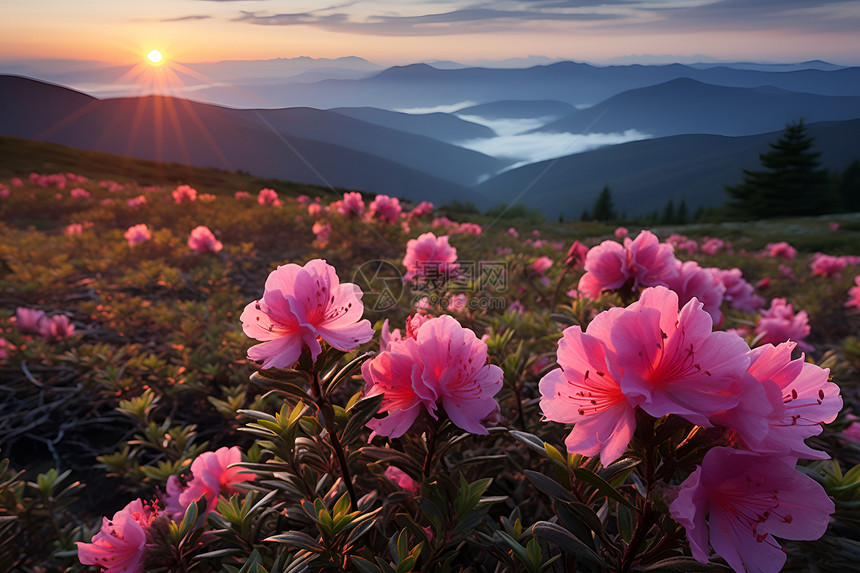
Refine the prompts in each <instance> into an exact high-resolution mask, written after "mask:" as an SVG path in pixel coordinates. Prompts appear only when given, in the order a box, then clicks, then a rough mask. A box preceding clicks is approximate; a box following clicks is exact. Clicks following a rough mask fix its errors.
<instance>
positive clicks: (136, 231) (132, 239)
mask: <svg viewBox="0 0 860 573" xmlns="http://www.w3.org/2000/svg"><path fill="white" fill-rule="evenodd" d="M122 236H123V237H125V239H126V240H127V241H128V246H129V247H133V246H135V245H139V244H140V243H145V242H146V241H148V240H150V239H151V238H152V232H151V231H150V230H149V227H147V226H146V224H144V223H141V224H139V225H134V226H131V227H129V228H128V230H127V231H126V232H125V233H123V235H122Z"/></svg>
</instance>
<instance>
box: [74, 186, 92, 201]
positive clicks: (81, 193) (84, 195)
mask: <svg viewBox="0 0 860 573" xmlns="http://www.w3.org/2000/svg"><path fill="white" fill-rule="evenodd" d="M69 196H70V197H73V198H75V199H89V198H90V197H91V196H92V195H90V192H89V191H87V190H86V189H83V188H81V187H75V188H74V189H72V190H71V191H69Z"/></svg>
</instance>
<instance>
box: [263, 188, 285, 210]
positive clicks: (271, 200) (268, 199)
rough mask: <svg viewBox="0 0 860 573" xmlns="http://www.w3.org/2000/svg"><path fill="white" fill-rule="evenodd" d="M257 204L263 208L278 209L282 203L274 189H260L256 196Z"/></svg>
mask: <svg viewBox="0 0 860 573" xmlns="http://www.w3.org/2000/svg"><path fill="white" fill-rule="evenodd" d="M257 203H259V204H260V205H262V206H264V207H280V206H281V205H282V204H283V203H282V202H281V200H280V199H279V198H278V192H277V191H275V190H274V189H269V188H268V187H267V188H265V189H260V192H259V193H258V194H257Z"/></svg>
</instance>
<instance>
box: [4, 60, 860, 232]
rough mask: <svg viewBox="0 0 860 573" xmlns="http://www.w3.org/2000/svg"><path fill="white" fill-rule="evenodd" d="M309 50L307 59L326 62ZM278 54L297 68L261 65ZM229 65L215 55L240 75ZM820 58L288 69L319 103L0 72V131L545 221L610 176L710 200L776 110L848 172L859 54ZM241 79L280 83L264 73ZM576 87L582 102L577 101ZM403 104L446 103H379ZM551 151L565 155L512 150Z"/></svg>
mask: <svg viewBox="0 0 860 573" xmlns="http://www.w3.org/2000/svg"><path fill="white" fill-rule="evenodd" d="M313 62H314V63H313V65H311V64H309V65H308V67H307V69H306V70H305V71H306V72H308V73H313V72H314V70H319V69H322V67H325V65H327V64H329V63H330V62H322V63H321V62H319V61H317V60H314V61H313ZM362 62H363V61H359V62H340V63H342V64H344V65H346V66H347V68H349V69H351V70H352V71H361V70H358V68H361V67H367V66H372V64H369V63H367V64H365V63H362ZM306 63H307V62H306ZM222 64H223V63H222ZM228 64H229V63H228ZM281 64H283V65H287V64H289V65H290V66H292V67H293V69H298V68H297V66H298V67H301V65H302V63H301V62H287V63H283V62H281V63H278V62H269V63H267V64H265V65H267V66H277V65H281ZM225 65H226V64H225ZM231 65H232V64H230V65H227V67H226V68H223V69H230V70H232V71H231V73H240V72H241V68H240V67H235V69H233V68H230V66H231ZM321 66H322V67H321ZM349 66H352V67H351V68H350V67H349ZM264 67H265V66H264ZM816 68H822V69H816ZM824 68H827V66H825V65H823V63H821V64H816V65H815V66H811V67H809V68H803V69H793V68H792V69H790V70H789V71H762V70H757V69H733V68H727V67H710V68H707V67H703V68H702V69H698V68H695V67H691V66H682V65H670V66H611V67H605V68H598V67H595V66H590V65H587V64H575V63H572V62H562V63H557V64H552V65H547V66H534V67H531V68H526V69H483V68H463V69H448V70H439V69H436V68H433V67H431V66H428V65H423V64H419V65H414V66H404V67H397V68H391V69H388V70H385V71H382V72H381V73H378V74H375V75H373V76H372V77H367V78H364V79H356V80H342V79H341V80H335V79H328V80H325V81H321V82H312V83H304V84H301V83H293V84H290V90H291V91H290V92H289V97H290V98H293V99H297V100H301V101H304V100H305V99H307V100H309V101H311V100H313V101H316V103H315V104H314V105H313V106H312V107H306V106H299V107H288V108H273V109H236V108H229V107H223V106H219V105H212V104H207V103H200V102H197V101H190V100H186V99H180V98H175V97H165V96H146V97H127V98H114V99H97V98H94V97H91V96H89V95H86V94H84V93H80V92H77V91H74V90H71V89H68V88H65V87H62V86H59V85H54V84H48V83H45V82H41V81H38V80H33V79H29V78H23V77H19V76H2V75H0V135H10V136H16V137H24V138H28V139H35V140H41V141H48V142H52V143H59V144H63V145H68V146H72V147H78V148H82V149H89V150H95V151H107V152H112V153H120V154H124V155H127V156H131V157H137V158H142V159H154V160H160V161H172V162H178V163H186V164H190V165H194V166H199V167H220V168H226V169H230V170H243V171H246V172H249V173H253V174H255V175H259V176H262V177H272V178H277V179H283V180H292V181H297V182H301V183H312V184H316V185H324V186H333V187H338V188H348V189H357V190H362V191H369V192H376V193H385V194H389V195H393V196H398V197H401V198H405V199H410V200H414V201H421V200H430V201H433V202H434V203H436V204H437V205H438V204H443V203H445V202H448V201H451V200H454V199H456V200H459V201H471V202H473V203H474V204H476V205H477V206H479V207H481V208H486V207H490V206H493V205H496V204H498V203H499V202H502V201H504V202H507V203H509V204H510V203H513V202H516V201H519V202H524V203H525V204H526V205H528V206H530V207H535V208H537V209H539V210H541V211H542V212H544V213H546V214H547V215H548V216H549V217H551V218H555V217H557V216H559V215H562V216H564V217H566V218H570V217H578V216H579V214H580V213H581V212H582V209H583V208H585V207H588V206H590V205H591V204H592V203H593V201H594V197H595V196H596V194H597V193H598V192H599V191H600V189H601V188H602V187H603V186H604V185H606V184H608V185H610V188H611V189H612V192H613V197H614V198H615V201H616V205H617V206H618V208H619V209H620V210H623V211H625V212H626V214H627V215H631V216H633V215H639V214H645V213H649V212H651V211H653V210H655V209H658V210H659V209H661V208H662V207H663V206H664V205H665V203H666V202H667V201H668V200H669V199H674V200H676V201H680V200H681V199H684V200H685V201H686V203H687V206H688V207H689V208H690V209H695V208H697V207H698V206H703V205H716V204H719V203H721V202H723V200H724V198H725V196H724V193H723V185H724V184H731V183H734V182H737V181H738V180H739V179H740V177H741V173H742V172H741V169H742V168H754V167H755V166H756V165H757V164H758V154H759V153H761V152H763V151H766V150H767V149H768V145H767V144H768V143H769V142H771V141H774V140H775V139H776V138H777V137H778V135H779V133H780V131H781V130H782V128H783V127H784V126H785V124H786V122H789V121H793V120H796V119H798V118H800V117H804V118H805V119H806V120H807V122H810V124H811V129H812V134H813V135H814V136H815V137H816V146H817V148H818V150H819V151H821V152H822V156H821V160H822V162H823V164H824V165H825V166H826V167H828V168H830V169H833V170H841V169H844V168H845V166H847V165H848V163H850V161H851V160H852V159H855V158H857V157H858V156H860V68H834V69H824ZM225 73H226V72H225ZM301 73H305V72H301ZM693 76H698V77H693ZM703 78H708V79H710V80H712V82H713V83H707V82H705V80H704V79H703ZM251 87H252V88H253V89H255V90H259V93H260V94H261V97H262V94H268V95H267V96H266V97H271V98H272V99H273V100H276V99H278V98H279V97H280V96H279V95H278V93H279V92H278V89H279V88H277V87H271V86H269V87H267V86H264V85H256V86H249V89H250V88H251ZM269 89H271V90H273V91H266V90H269ZM205 91H206V90H205V89H204V90H201V91H200V92H197V93H202V92H205ZM233 92H234V93H238V90H235V89H234V90H233ZM599 98H602V99H599ZM466 101H469V102H471V103H468V104H466V103H463V102H466ZM333 102H340V105H330V106H329V103H333ZM577 102H579V103H582V102H587V103H588V104H589V105H588V106H587V107H582V108H579V109H577V107H576V106H575V104H576V103H577ZM407 104H412V105H414V106H424V107H426V108H429V109H438V108H440V107H444V109H447V110H448V111H449V113H441V112H428V113H403V112H398V111H393V110H392V108H394V107H397V106H402V107H407ZM453 104H460V105H453ZM326 107H329V109H324V108H326ZM452 110H453V111H452ZM627 134H631V135H629V136H628V135H627ZM643 134H644V135H643ZM605 135H613V136H614V137H612V138H606V137H603V136H605ZM728 136H732V137H728ZM643 137H645V138H651V139H643V140H641V141H634V142H629V143H623V144H617V145H611V146H605V147H602V148H599V149H595V150H592V151H588V152H584V153H579V154H575V155H568V154H569V153H571V150H572V149H584V148H588V147H589V146H590V147H593V145H592V144H591V142H592V141H596V142H600V141H604V142H605V141H615V142H617V141H630V140H632V139H636V138H638V139H642V138H643ZM580 143H587V144H588V145H579V144H580ZM465 146H469V148H470V149H466V148H465ZM471 149H480V150H481V151H484V153H478V152H477V151H472V150H471ZM518 149H525V150H527V151H532V150H537V151H539V152H540V153H533V154H523V155H517V153H515V151H516V150H518ZM512 150H513V151H514V152H512ZM554 156H563V157H556V159H552V160H550V161H543V162H540V163H532V164H529V165H523V164H524V163H526V162H528V161H535V160H536V159H538V158H543V157H554ZM523 157H526V160H523V159H522V158H523ZM514 166H516V168H513V167H514ZM479 182H480V184H479Z"/></svg>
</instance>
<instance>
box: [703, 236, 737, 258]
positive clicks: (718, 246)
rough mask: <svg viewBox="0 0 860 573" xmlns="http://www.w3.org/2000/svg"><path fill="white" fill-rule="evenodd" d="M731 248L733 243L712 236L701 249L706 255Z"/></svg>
mask: <svg viewBox="0 0 860 573" xmlns="http://www.w3.org/2000/svg"><path fill="white" fill-rule="evenodd" d="M729 248H731V244H730V243H728V242H727V241H724V240H722V239H720V238H717V237H712V238H710V239H708V240H706V241H705V242H704V243H702V247H701V250H702V252H703V253H705V254H706V255H716V254H717V253H718V252H719V251H721V250H722V249H729Z"/></svg>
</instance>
